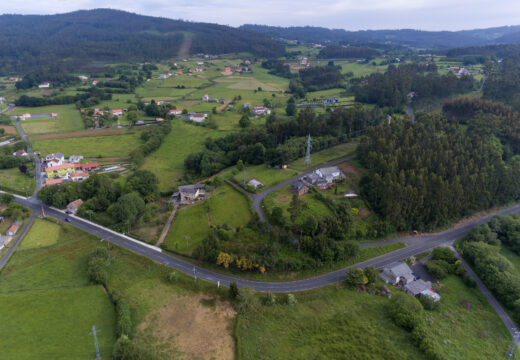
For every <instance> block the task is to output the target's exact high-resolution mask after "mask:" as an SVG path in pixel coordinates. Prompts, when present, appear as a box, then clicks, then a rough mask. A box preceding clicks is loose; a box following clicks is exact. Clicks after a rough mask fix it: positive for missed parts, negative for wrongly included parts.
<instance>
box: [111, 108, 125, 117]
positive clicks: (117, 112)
mask: <svg viewBox="0 0 520 360" xmlns="http://www.w3.org/2000/svg"><path fill="white" fill-rule="evenodd" d="M112 115H114V116H123V110H122V109H114V110H112Z"/></svg>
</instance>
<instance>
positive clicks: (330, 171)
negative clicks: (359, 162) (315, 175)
mask: <svg viewBox="0 0 520 360" xmlns="http://www.w3.org/2000/svg"><path fill="white" fill-rule="evenodd" d="M318 170H319V171H320V172H321V173H322V174H323V176H324V177H328V176H336V175H335V174H337V173H339V174H340V175H343V173H342V172H341V170H340V169H339V167H337V166H331V167H326V168H320V169H318Z"/></svg>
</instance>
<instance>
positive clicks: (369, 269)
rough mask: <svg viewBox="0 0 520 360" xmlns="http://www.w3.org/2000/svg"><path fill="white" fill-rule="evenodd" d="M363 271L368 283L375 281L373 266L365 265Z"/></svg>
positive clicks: (375, 273) (375, 271) (375, 272)
mask: <svg viewBox="0 0 520 360" xmlns="http://www.w3.org/2000/svg"><path fill="white" fill-rule="evenodd" d="M364 271H365V276H366V277H367V280H368V284H373V283H375V282H376V280H377V270H376V269H375V268H374V267H373V266H367V267H366V268H365V270H364Z"/></svg>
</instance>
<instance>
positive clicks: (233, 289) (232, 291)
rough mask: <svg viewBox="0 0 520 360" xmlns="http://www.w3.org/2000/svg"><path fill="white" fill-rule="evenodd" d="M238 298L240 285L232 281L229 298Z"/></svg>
mask: <svg viewBox="0 0 520 360" xmlns="http://www.w3.org/2000/svg"><path fill="white" fill-rule="evenodd" d="M237 296H238V285H237V283H236V281H232V282H231V283H230V284H229V297H230V298H231V299H236V298H237Z"/></svg>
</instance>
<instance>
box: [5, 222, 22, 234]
mask: <svg viewBox="0 0 520 360" xmlns="http://www.w3.org/2000/svg"><path fill="white" fill-rule="evenodd" d="M21 226H22V222H21V221H15V222H14V224H13V225H11V227H10V228H9V229H7V232H6V234H7V236H14V235H16V233H17V232H18V230H19V229H20V227H21Z"/></svg>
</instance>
